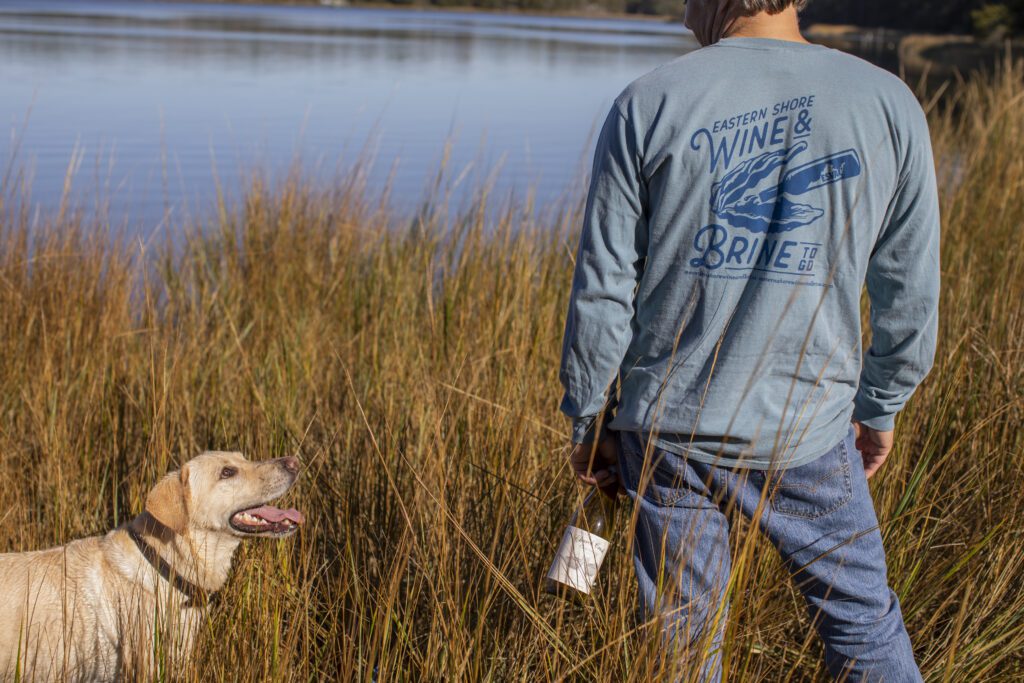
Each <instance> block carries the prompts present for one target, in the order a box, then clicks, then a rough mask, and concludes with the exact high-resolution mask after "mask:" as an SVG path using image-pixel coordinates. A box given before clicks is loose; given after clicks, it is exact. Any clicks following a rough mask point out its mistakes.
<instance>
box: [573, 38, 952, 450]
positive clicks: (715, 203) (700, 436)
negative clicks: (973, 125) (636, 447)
mask: <svg viewBox="0 0 1024 683" xmlns="http://www.w3.org/2000/svg"><path fill="white" fill-rule="evenodd" d="M865 283H866V285H867V292H868V296H869V299H870V308H871V318H870V324H871V332H872V337H871V345H870V348H869V349H868V350H867V352H866V353H864V352H863V351H862V348H861V316H860V297H861V292H862V289H863V286H864V284H865ZM938 299H939V207H938V197H937V190H936V180H935V168H934V162H933V159H932V152H931V143H930V140H929V134H928V126H927V122H926V120H925V116H924V113H923V111H922V110H921V107H920V105H919V103H918V101H917V99H916V98H915V97H914V95H913V93H912V92H911V91H910V90H909V89H908V88H907V87H906V85H905V84H904V83H903V82H902V81H901V80H899V79H898V78H896V77H895V76H893V75H891V74H889V73H887V72H885V71H883V70H881V69H879V68H876V67H874V66H872V65H870V64H868V63H867V62H865V61H863V60H860V59H858V58H856V57H852V56H850V55H847V54H844V53H842V52H839V51H836V50H832V49H828V48H825V47H822V46H817V45H808V44H802V43H795V42H788V41H781V40H772V39H764V38H726V39H724V40H722V41H720V42H718V43H716V44H714V45H712V46H709V47H706V48H703V49H700V50H697V51H695V52H691V53H689V54H687V55H684V56H682V57H680V58H678V59H676V60H674V61H672V62H670V63H668V64H666V65H664V66H662V67H660V68H659V69H657V70H655V71H653V72H651V73H650V74H648V75H646V76H644V77H642V78H640V79H639V80H637V81H635V82H634V83H633V84H631V85H630V86H629V87H628V88H626V90H625V91H624V92H623V93H622V94H621V95H620V96H619V97H618V98H617V99H616V100H615V104H614V106H613V107H612V109H611V112H610V113H609V115H608V118H607V120H606V121H605V124H604V127H603V129H602V131H601V135H600V138H599V140H598V144H597V151H596V153H595V158H594V167H593V177H592V181H591V186H590V193H589V197H588V200H587V206H586V214H585V220H584V226H583V233H582V237H581V240H580V245H579V250H578V253H577V259H576V269H575V274H574V277H573V287H572V294H571V299H570V305H569V312H568V318H567V321H566V330H565V339H564V343H563V354H562V365H561V372H560V376H561V380H562V383H563V385H564V387H565V396H564V399H563V401H562V410H563V411H564V412H565V413H566V414H567V415H568V416H569V417H571V418H573V438H574V440H575V441H576V442H583V441H586V440H587V439H588V438H590V437H591V436H592V434H593V431H594V424H595V418H596V416H597V415H598V414H600V413H601V412H602V411H603V410H604V409H605V407H606V406H607V405H609V403H610V402H616V403H617V404H616V405H615V407H614V419H613V420H611V424H610V426H611V428H612V429H616V430H631V431H638V432H641V433H644V434H653V435H654V436H655V438H656V441H657V443H658V445H660V446H662V447H664V448H666V449H668V450H672V451H675V452H677V453H685V454H688V455H689V456H690V457H693V458H695V459H696V460H699V461H703V462H718V463H720V464H724V465H730V464H733V465H739V466H742V467H752V468H758V469H765V468H769V467H795V466H797V465H801V464H804V463H806V462H809V461H811V460H813V459H815V458H816V457H818V456H820V455H822V454H824V453H825V452H827V451H828V450H829V449H830V448H831V447H833V446H834V445H835V444H836V443H838V442H839V441H840V440H841V439H842V438H843V437H844V436H845V434H846V432H847V430H848V429H849V423H850V420H851V418H853V419H856V420H859V421H861V422H863V423H864V424H866V425H868V426H870V427H872V428H875V429H880V430H887V429H891V428H892V427H893V424H894V417H895V415H896V413H897V412H899V411H900V409H902V407H903V406H904V404H905V403H906V402H907V400H908V399H909V398H910V396H911V394H912V393H913V392H914V390H915V388H916V387H917V386H918V384H919V383H920V382H921V381H922V379H923V378H924V377H925V375H926V374H927V373H928V371H929V370H930V368H931V365H932V362H933V357H934V353H935V341H936V332H937V313H938ZM616 386H617V389H618V391H617V401H616V396H615V395H614V394H615V393H616V392H615V388H616Z"/></svg>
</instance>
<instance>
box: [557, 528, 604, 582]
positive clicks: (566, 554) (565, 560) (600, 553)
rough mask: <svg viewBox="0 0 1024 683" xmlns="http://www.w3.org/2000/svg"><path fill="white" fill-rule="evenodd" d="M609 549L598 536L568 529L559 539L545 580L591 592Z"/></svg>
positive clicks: (575, 529) (576, 529) (580, 530)
mask: <svg viewBox="0 0 1024 683" xmlns="http://www.w3.org/2000/svg"><path fill="white" fill-rule="evenodd" d="M608 546H609V543H608V541H606V540H605V539H603V538H601V537H600V536H595V535H594V534H592V533H590V532H588V531H585V530H583V529H578V528H576V527H574V526H570V527H569V528H567V529H566V530H565V535H564V536H562V543H561V545H559V546H558V552H557V553H555V561H554V562H552V563H551V569H550V570H548V578H549V579H551V580H552V581H558V582H559V583H564V584H566V585H567V586H572V587H573V588H575V589H576V590H578V591H580V592H581V593H590V589H591V588H593V587H594V582H595V581H596V580H597V572H598V570H599V569H600V568H601V563H602V562H604V556H605V555H606V554H607V553H608Z"/></svg>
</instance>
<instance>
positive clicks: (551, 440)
mask: <svg viewBox="0 0 1024 683" xmlns="http://www.w3.org/2000/svg"><path fill="white" fill-rule="evenodd" d="M932 109H933V111H932V114H931V118H932V132H933V138H934V145H935V152H936V157H937V162H938V166H939V171H940V176H941V182H942V185H943V196H942V204H943V215H944V244H943V252H942V256H943V277H944V284H943V300H942V322H941V347H940V349H939V353H938V358H937V362H936V367H935V369H934V371H933V372H932V375H931V376H930V378H929V379H928V381H927V382H926V384H925V385H924V386H923V387H922V388H921V390H920V391H919V392H918V394H917V396H916V397H915V399H914V400H913V402H912V403H911V405H910V406H909V408H908V409H907V410H906V411H905V412H904V414H903V415H902V417H901V419H900V422H899V428H898V432H897V438H898V446H897V450H896V452H895V455H894V456H893V457H892V458H891V460H890V462H889V463H888V464H887V465H886V466H885V468H884V469H883V471H882V472H881V474H879V475H878V476H877V477H875V479H874V480H873V481H872V491H873V495H874V499H875V503H876V507H877V510H878V514H879V518H880V522H881V525H882V530H883V534H884V537H885V541H886V545H887V552H888V558H889V567H890V574H891V582H892V584H893V586H894V588H895V590H896V591H897V593H898V594H899V597H900V600H901V603H902V606H903V610H904V614H905V617H906V620H907V624H908V628H909V631H910V634H911V638H912V640H913V641H914V643H915V649H916V653H917V656H918V659H919V662H920V664H921V667H922V670H923V671H924V674H925V677H926V679H928V680H930V681H940V680H941V681H978V680H1018V679H1019V678H1020V677H1021V676H1024V654H1022V653H1024V553H1022V552H1021V544H1022V542H1024V495H1022V491H1024V436H1022V431H1021V425H1022V418H1024V341H1022V340H1024V307H1022V301H1024V256H1022V250H1021V246H1020V242H1021V238H1022V237H1024V229H1022V226H1024V201H1022V197H1024V67H1022V66H1017V67H1011V66H1006V67H1004V68H1003V69H1002V70H1001V71H999V72H998V73H997V74H995V75H993V76H990V77H984V78H980V77H979V78H977V79H974V80H972V81H969V82H966V83H962V84H959V85H956V86H954V88H953V90H952V94H951V95H950V96H949V97H948V99H947V106H944V107H941V108H940V107H933V108H932ZM356 176H358V174H356ZM443 195H444V192H443V189H442V190H440V191H439V192H438V195H437V196H439V197H441V198H442V201H437V202H434V203H432V204H428V205H427V206H425V207H424V208H423V210H422V211H421V212H420V213H419V215H418V216H417V217H415V218H414V219H408V218H401V217H399V216H397V215H395V214H393V213H391V212H390V211H389V210H388V208H387V206H388V203H387V202H386V201H385V202H381V201H377V200H374V199H371V198H370V197H371V196H372V193H368V192H367V188H366V187H365V186H364V183H363V182H361V181H360V180H359V179H358V177H354V178H353V179H350V181H349V182H347V183H340V184H339V185H338V186H337V188H336V189H333V190H329V191H322V190H318V189H316V188H315V187H314V186H313V185H312V184H310V183H305V182H304V181H303V179H302V178H301V176H300V175H294V176H292V177H290V178H289V179H288V180H285V181H283V182H281V183H279V184H277V185H274V186H269V185H268V184H266V183H262V182H260V181H259V180H254V181H253V183H252V185H251V187H250V190H249V192H248V193H247V196H246V198H245V200H244V202H243V203H242V204H241V205H239V206H228V205H226V204H223V205H222V206H221V207H220V211H219V212H218V213H217V214H215V217H214V218H213V219H212V220H211V221H210V222H207V223H205V224H202V225H182V226H177V229H179V230H183V231H185V234H187V237H186V238H185V239H184V242H182V243H178V244H159V245H152V244H150V245H147V246H141V245H140V243H139V242H138V241H137V240H132V239H128V238H127V237H125V236H124V235H117V234H111V233H110V231H109V230H108V229H107V228H106V226H105V225H104V224H103V223H102V221H96V220H93V219H90V218H87V217H86V214H85V213H82V212H76V211H75V210H74V209H73V208H71V207H69V206H65V207H64V208H63V209H61V211H60V212H59V213H56V214H54V215H49V216H48V215H41V214H38V213H35V212H32V211H30V209H29V208H28V205H27V203H26V202H25V201H24V199H23V197H24V195H23V194H22V189H21V186H20V185H19V183H18V180H17V177H16V176H14V177H10V176H9V177H8V181H7V183H6V186H5V187H4V190H3V198H2V202H3V204H2V206H0V324H2V326H3V334H2V335H0V454H2V459H0V495H2V496H3V500H4V502H5V504H4V506H3V509H2V510H0V518H2V524H0V550H3V551H20V550H27V549H36V548H42V547H47V546H51V545H55V544H59V543H63V542H66V541H68V540H70V539H73V538H76V537H80V536H83V535H89V534H95V533H100V532H103V531H105V530H107V529H109V528H111V527H113V526H114V525H117V524H119V523H121V522H122V521H124V520H125V519H127V518H129V517H131V516H133V515H134V514H136V513H138V512H139V510H140V509H141V506H142V501H143V497H144V495H145V492H146V490H147V489H148V488H149V487H150V486H151V485H152V484H153V483H154V482H155V481H156V480H157V478H158V477H159V476H160V475H161V474H163V473H164V472H165V471H167V470H168V469H170V468H172V467H174V466H175V465H176V464H177V463H180V462H182V461H184V460H186V459H188V458H189V457H191V456H193V455H195V454H196V453H198V452H199V451H201V450H204V449H207V448H221V449H239V450H242V451H244V452H245V453H247V454H248V455H249V456H250V457H252V458H255V459H263V458H268V457H274V456H278V455H282V454H287V453H297V454H300V455H301V456H302V458H303V460H304V463H305V471H304V475H303V478H302V480H301V484H300V487H299V491H298V493H297V494H296V495H295V502H296V504H297V505H299V506H300V507H301V508H302V509H303V510H304V511H305V512H306V513H307V518H308V520H309V521H308V523H307V525H306V526H305V527H304V528H303V530H302V531H301V533H300V534H299V535H298V536H297V537H296V538H293V539H290V540H286V541H282V542H254V543H251V544H247V545H245V546H244V547H243V549H242V550H241V552H240V554H239V556H238V558H237V561H236V565H235V571H234V575H233V578H232V580H231V581H230V583H229V586H228V588H227V590H226V591H225V595H224V599H223V600H222V601H221V604H220V605H219V606H218V607H217V608H216V610H215V611H214V612H213V613H212V616H211V618H210V620H209V623H208V624H207V625H206V626H205V627H204V630H203V633H202V635H201V637H200V639H199V643H198V646H197V648H196V651H195V655H194V662H193V663H192V664H191V665H190V667H189V671H188V673H187V678H188V679H189V680H196V681H208V680H233V681H265V680H306V681H312V680H362V681H370V680H378V681H394V680H412V681H421V680H423V681H425V680H494V681H506V680H509V681H543V680H562V679H569V680H581V681H591V680H602V681H648V680H659V677H660V678H661V679H664V680H667V679H668V677H667V675H666V674H665V673H664V672H662V673H661V674H659V673H658V670H659V668H658V667H659V664H660V663H659V660H660V659H662V658H663V657H662V655H663V654H664V653H663V652H662V650H661V648H659V647H658V646H657V641H656V640H655V639H654V638H653V637H650V636H651V635H652V634H651V633H650V632H651V631H652V630H653V629H654V628H655V626H656V625H654V624H644V623H639V622H638V621H636V619H635V618H634V609H635V595H634V593H635V583H634V580H633V577H632V567H631V563H630V558H629V552H628V549H629V548H628V529H626V528H625V526H627V525H622V527H623V528H621V529H620V531H619V538H618V540H617V543H616V545H615V546H614V549H613V552H612V554H611V556H610V558H609V560H608V562H607V564H606V566H605V568H604V569H603V570H602V572H603V575H602V577H601V584H600V587H599V591H598V598H597V599H596V600H594V601H592V602H591V603H590V604H589V605H588V606H587V607H585V608H582V609H580V608H576V607H569V606H565V605H563V604H561V603H559V602H557V601H555V600H553V599H551V598H549V597H547V596H544V595H542V594H540V593H539V590H538V589H539V586H540V583H541V582H540V579H541V577H542V574H543V572H544V571H545V570H546V568H547V564H548V562H549V561H550V557H551V553H552V552H553V549H554V546H555V544H556V543H557V541H558V537H559V535H560V533H561V529H562V527H563V526H564V524H565V521H566V519H567V517H568V515H569V513H570V511H571V509H572V507H573V506H574V505H575V504H576V502H577V500H578V496H579V492H578V491H577V489H576V487H575V485H574V484H573V481H572V478H571V477H570V475H569V473H568V471H567V468H566V467H565V464H564V463H565V455H566V450H565V447H566V434H567V429H566V425H565V423H564V421H563V420H562V418H561V417H560V415H559V413H558V410H557V406H558V400H559V398H560V389H559V384H558V377H557V366H558V355H559V351H560V339H561V335H562V329H563V317H564V313H565V308H566V297H567V292H568V285H569V282H570V276H571V270H572V265H573V264H572V256H573V252H574V251H575V236H574V235H575V232H574V231H575V230H576V229H577V227H578V223H579V221H578V214H579V208H580V207H579V205H578V203H576V204H574V203H573V202H567V203H566V206H567V207H568V208H567V209H566V210H565V211H563V212H562V213H549V214H544V213H543V212H541V213H537V212H534V211H532V209H530V208H526V209H522V208H520V209H517V208H516V207H515V206H509V207H506V208H502V207H500V206H495V203H494V200H493V199H492V197H490V195H489V193H488V192H487V191H486V188H483V189H482V190H481V191H480V192H479V193H478V198H477V200H476V201H475V202H473V203H472V204H470V205H469V206H468V208H466V209H465V210H460V211H449V210H447V209H446V208H445V202H444V201H443ZM624 517H628V514H627V515H624ZM747 530H748V529H747V525H745V524H743V523H742V522H741V521H740V522H738V523H737V526H736V527H735V529H734V531H735V533H734V538H733V545H734V563H733V565H734V577H733V578H734V581H733V585H732V592H731V600H732V602H731V617H730V626H729V632H728V641H727V643H728V650H727V653H726V667H727V678H728V680H735V681H745V682H746V681H773V682H774V681H804V680H823V679H824V674H823V672H822V669H821V667H820V663H819V662H820V646H819V645H818V643H817V641H816V640H815V638H814V636H813V635H811V634H810V622H809V619H808V617H807V615H806V613H805V611H804V609H803V607H802V604H801V601H800V598H799V594H798V593H797V592H796V590H795V588H794V587H793V586H792V585H791V584H790V583H789V582H788V580H787V579H786V576H785V572H784V570H783V568H782V567H781V564H780V563H779V561H778V559H777V558H776V556H775V554H774V551H773V550H772V548H771V547H770V545H769V544H768V543H767V542H766V541H765V540H763V539H761V538H760V537H759V536H757V535H756V534H750V533H747Z"/></svg>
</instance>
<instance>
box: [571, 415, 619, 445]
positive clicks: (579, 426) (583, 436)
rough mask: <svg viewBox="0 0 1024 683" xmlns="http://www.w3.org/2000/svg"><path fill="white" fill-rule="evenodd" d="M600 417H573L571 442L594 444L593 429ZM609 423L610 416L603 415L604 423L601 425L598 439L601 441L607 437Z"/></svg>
mask: <svg viewBox="0 0 1024 683" xmlns="http://www.w3.org/2000/svg"><path fill="white" fill-rule="evenodd" d="M599 417H600V415H590V416H588V417H574V418H573V420H572V442H573V443H575V444H584V445H589V444H592V443H594V438H595V436H598V435H597V434H595V433H594V432H595V427H596V426H597V418H599ZM610 421H611V416H610V415H605V419H604V422H603V423H602V425H601V433H600V438H601V439H603V438H604V437H605V436H607V435H608V422H610Z"/></svg>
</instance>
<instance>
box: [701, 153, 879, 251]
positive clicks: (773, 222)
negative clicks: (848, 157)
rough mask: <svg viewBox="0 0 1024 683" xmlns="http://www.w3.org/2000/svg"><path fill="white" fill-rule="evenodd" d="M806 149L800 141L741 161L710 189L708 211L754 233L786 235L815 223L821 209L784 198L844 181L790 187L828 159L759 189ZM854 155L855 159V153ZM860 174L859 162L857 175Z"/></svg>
mask: <svg viewBox="0 0 1024 683" xmlns="http://www.w3.org/2000/svg"><path fill="white" fill-rule="evenodd" d="M806 149H807V143H806V142H799V143H797V144H795V145H793V146H792V147H790V148H788V149H780V150H776V151H774V152H766V153H765V154H762V155H760V156H757V157H754V158H753V159H748V160H746V161H744V162H743V163H742V164H740V165H739V166H737V167H736V168H735V169H733V170H732V171H730V172H729V173H728V175H726V176H725V177H724V178H722V180H721V181H720V182H717V183H715V184H714V185H713V186H712V187H711V210H712V211H713V212H714V213H715V215H716V216H718V217H719V218H722V219H724V220H726V221H727V222H728V223H729V224H730V225H733V226H734V227H741V228H746V229H747V230H750V231H751V232H757V233H777V232H788V231H789V230H793V229H795V228H799V227H802V226H804V225H810V224H811V223H813V222H814V221H816V220H818V219H819V218H821V217H822V216H824V215H825V211H824V210H822V209H819V208H816V207H813V206H810V205H808V204H798V203H796V202H794V201H792V200H791V199H789V198H788V197H786V196H785V195H786V194H787V193H788V194H801V193H802V192H807V191H809V190H811V189H814V187H820V186H821V185H822V184H829V183H831V182H837V181H839V180H843V179H845V176H842V175H841V176H839V177H836V178H835V179H832V180H828V181H827V182H824V183H823V182H820V181H818V182H811V183H808V182H806V181H805V182H802V183H799V186H794V185H793V182H792V181H793V180H804V179H805V178H807V176H808V173H807V171H808V170H812V171H813V170H815V169H816V167H817V166H820V165H822V163H825V162H828V160H829V159H831V157H829V158H828V159H822V160H819V161H816V162H812V163H811V164H808V165H807V166H805V167H801V168H800V169H796V171H794V172H791V173H788V174H787V175H786V177H785V178H784V179H783V180H782V181H781V182H779V183H778V185H777V186H770V187H768V188H767V189H764V188H758V185H759V184H760V183H761V182H762V181H764V180H765V179H766V178H769V177H773V176H775V174H776V169H778V168H779V167H780V166H787V165H788V164H789V162H790V161H791V160H792V159H793V158H794V157H795V156H797V155H798V154H800V153H801V152H803V151H804V150H806ZM851 152H852V150H851ZM853 155H854V157H856V153H855V152H854V153H853ZM837 156H838V155H837ZM859 172H860V165H859V161H858V162H857V173H856V174H859ZM856 174H852V175H856ZM852 175H851V177H852Z"/></svg>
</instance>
